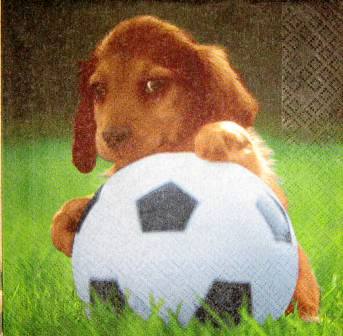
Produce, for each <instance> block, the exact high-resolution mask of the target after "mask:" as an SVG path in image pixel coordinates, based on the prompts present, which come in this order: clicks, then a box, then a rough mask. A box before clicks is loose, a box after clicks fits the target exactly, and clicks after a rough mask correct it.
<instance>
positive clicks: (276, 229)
mask: <svg viewBox="0 0 343 336" xmlns="http://www.w3.org/2000/svg"><path fill="white" fill-rule="evenodd" d="M72 263H73V273H74V279H75V284H76V288H77V292H78V295H79V296H80V298H81V299H82V300H83V301H84V302H86V303H88V304H91V302H92V296H91V292H92V291H93V290H95V291H96V292H97V293H98V294H99V296H100V297H101V298H103V299H104V300H109V301H116V303H117V305H116V306H117V308H118V306H122V305H123V304H129V306H130V307H131V308H133V310H134V311H136V312H137V313H138V314H140V315H141V316H143V317H144V318H148V317H149V315H150V313H151V305H150V300H151V296H152V297H153V298H154V299H155V300H156V301H157V300H160V299H162V300H163V302H164V305H163V307H162V309H161V310H160V315H161V317H162V318H163V319H164V320H165V321H168V317H169V311H174V312H176V311H177V310H178V311H179V314H178V318H179V320H180V322H181V323H183V324H186V323H187V322H188V321H189V320H190V319H191V318H192V317H194V316H195V317H198V318H199V319H200V320H203V319H206V318H208V317H209V316H210V315H209V314H208V308H210V309H213V310H215V311H216V312H217V313H218V314H219V315H221V314H223V313H227V314H229V315H231V317H232V318H233V320H234V321H235V322H236V323H238V322H239V321H240V316H239V309H240V307H241V305H242V302H243V301H244V302H246V303H247V304H248V309H249V310H250V312H251V314H252V315H253V316H254V318H255V319H256V320H257V321H259V322H263V321H264V320H265V319H266V318H267V317H268V315H271V316H272V317H273V318H275V319H277V318H279V317H280V316H281V315H282V314H283V313H284V312H285V310H286V308H287V307H288V305H289V303H290V301H291V299H292V295H293V293H294V290H295V285H296V281H297V276H298V252H297V241H296V237H295V235H294V232H293V229H292V225H291V222H290V220H289V218H288V216H287V214H286V212H285V210H284V209H283V207H282V206H281V204H280V202H279V201H278V199H277V198H276V196H275V195H274V193H273V192H272V191H271V190H270V189H269V187H267V186H266V185H265V184H264V183H263V182H262V181H261V180H260V179H259V178H258V177H256V176H255V175H254V174H252V173H251V172H249V171H248V170H246V169H245V168H243V167H241V166H239V165H237V164H232V163H218V162H217V163H213V162H207V161H204V160H202V159H200V158H198V157H196V156H195V154H193V153H173V154H171V153H165V154H157V155H153V156H150V157H147V158H144V159H142V160H140V161H138V162H135V163H133V164H131V165H130V166H128V167H126V168H124V169H122V170H120V171H118V172H117V173H116V174H115V175H113V176H112V177H111V178H110V179H109V180H108V182H107V183H106V184H105V185H104V186H103V187H102V188H101V189H100V190H99V191H98V193H97V194H96V196H95V197H94V199H93V201H92V202H91V205H90V207H89V209H88V210H87V212H86V213H85V216H84V219H83V222H82V224H81V226H80V230H79V232H78V233H77V234H76V237H75V241H74V249H73V256H72ZM125 293H129V295H127V296H126V295H125ZM204 303H205V305H204Z"/></svg>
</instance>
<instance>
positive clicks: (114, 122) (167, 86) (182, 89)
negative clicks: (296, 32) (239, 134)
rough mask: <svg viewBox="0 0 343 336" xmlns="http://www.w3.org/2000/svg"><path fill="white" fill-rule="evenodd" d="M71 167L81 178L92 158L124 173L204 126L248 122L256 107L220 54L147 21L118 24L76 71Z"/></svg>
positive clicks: (165, 25) (186, 139)
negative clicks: (76, 106)
mask: <svg viewBox="0 0 343 336" xmlns="http://www.w3.org/2000/svg"><path fill="white" fill-rule="evenodd" d="M80 93H81V102H80V105H79V109H78V111H77V114H76V118H75V126H74V136H75V139H74V145H73V162H74V164H75V166H76V167H77V168H78V169H79V170H80V171H81V172H85V173H87V172H89V171H91V170H92V169H93V168H94V166H95V160H96V155H97V154H99V155H100V156H102V157H103V158H104V159H106V160H109V161H114V162H116V164H118V165H119V166H124V165H126V164H128V163H130V162H132V161H135V160H137V159H139V158H141V157H144V156H146V155H149V154H152V153H156V152H162V151H173V150H175V148H180V150H182V148H183V147H182V144H183V143H186V142H189V141H190V140H191V139H192V138H193V137H194V135H195V133H196V132H197V130H198V129H199V128H200V127H201V126H203V125H204V124H206V123H209V122H215V121H220V120H232V121H235V122H237V123H239V124H240V125H242V126H244V127H248V126H251V125H252V124H253V122H254V119H255V115H256V113H257V110H258V106H257V103H256V101H255V100H254V98H253V97H252V96H251V95H250V93H249V92H248V91H247V90H246V89H245V87H244V86H243V85H242V83H241V81H240V80H239V78H238V75H237V74H236V73H235V72H234V70H233V69H232V68H231V66H230V64H229V61H228V59H227V56H226V54H225V52H224V50H223V49H221V48H219V47H217V46H208V45H202V44H199V43H197V42H196V41H195V40H194V39H193V38H192V37H191V36H190V35H189V34H188V33H186V32H184V31H183V30H181V29H179V28H177V27H175V26H173V25H171V24H169V23H167V22H164V21H161V20H158V19H156V18H154V17H150V16H140V17H136V18H133V19H131V20H126V21H123V22H121V23H120V24H119V25H117V26H116V27H115V28H114V30H113V31H111V32H110V33H109V34H108V35H107V36H106V37H105V38H104V39H103V40H102V41H101V43H100V44H99V45H98V46H97V48H96V50H95V51H94V53H93V55H92V58H91V60H90V61H87V62H84V63H82V64H81V72H80Z"/></svg>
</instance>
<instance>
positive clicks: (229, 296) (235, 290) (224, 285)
mask: <svg viewBox="0 0 343 336" xmlns="http://www.w3.org/2000/svg"><path fill="white" fill-rule="evenodd" d="M251 302H252V298H251V286H250V284H249V283H236V282H226V281H219V280H216V281H214V282H213V283H212V285H211V287H210V289H209V291H208V293H207V295H206V297H205V300H204V304H203V305H202V306H201V307H199V308H198V309H197V311H196V312H195V317H196V318H197V319H199V320H200V321H201V322H205V321H206V320H208V321H212V322H213V323H214V324H215V325H217V321H216V320H215V318H214V317H213V315H214V314H213V313H215V314H216V315H219V316H220V317H221V318H225V315H227V316H229V318H230V319H231V320H232V322H233V323H234V324H239V323H240V321H241V315H240V309H241V308H242V307H243V305H246V308H247V310H248V313H249V314H251V310H252V303H251Z"/></svg>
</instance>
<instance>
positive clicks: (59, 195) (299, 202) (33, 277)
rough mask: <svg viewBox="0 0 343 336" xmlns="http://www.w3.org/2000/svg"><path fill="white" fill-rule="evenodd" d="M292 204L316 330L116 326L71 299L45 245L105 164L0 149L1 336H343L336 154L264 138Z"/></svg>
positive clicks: (67, 279)
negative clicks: (308, 270)
mask: <svg viewBox="0 0 343 336" xmlns="http://www.w3.org/2000/svg"><path fill="white" fill-rule="evenodd" d="M267 142H268V143H269V145H270V146H271V147H272V148H273V149H274V151H275V153H276V154H275V158H276V159H277V171H278V173H279V174H280V176H282V178H283V184H284V187H285V189H286V191H287V193H288V196H289V201H290V216H291V219H292V220H293V224H294V227H295V231H296V234H297V237H298V240H299V241H300V242H301V244H302V246H303V247H304V249H305V250H306V251H307V253H308V255H309V257H310V260H311V262H312V265H313V268H314V270H315V273H316V275H317V277H318V281H319V283H320V286H321V293H322V300H321V323H318V324H306V323H304V322H302V321H301V320H300V319H299V318H298V317H297V316H295V315H292V316H288V317H283V318H281V319H280V320H278V321H271V320H268V321H267V322H266V323H265V324H264V325H262V326H261V325H258V324H257V323H256V322H254V320H253V319H251V318H248V317H246V318H244V322H243V323H241V325H240V326H238V327H235V328H228V327H226V326H225V325H223V326H222V327H220V328H216V329H215V328H213V327H212V326H211V325H210V324H200V323H198V322H197V321H192V322H190V324H189V325H188V326H187V327H186V328H183V327H181V326H180V325H179V324H178V323H177V322H176V321H175V320H171V322H170V324H169V325H164V324H163V323H162V322H161V320H160V319H159V318H158V316H157V314H156V313H155V314H152V316H151V318H150V319H149V320H148V321H144V320H142V319H141V318H140V317H138V316H136V315H135V314H133V313H132V312H130V311H127V312H126V313H125V314H124V315H123V316H121V317H120V318H114V317H113V315H112V314H111V313H109V312H108V311H107V309H106V307H98V309H96V312H95V314H94V318H93V319H92V320H88V319H87V318H86V316H85V314H84V309H83V305H82V303H81V302H80V300H79V299H78V297H77V294H76V293H75V289H74V285H73V278H72V270H71V263H70V259H68V258H66V257H65V256H64V255H62V254H61V253H59V252H57V251H56V250H55V249H54V247H53V246H52V244H51V239H50V225H51V218H52V216H53V214H54V213H55V212H56V210H57V209H58V208H59V207H60V206H61V205H62V203H63V202H65V201H66V200H68V199H71V198H75V197H78V196H83V195H87V194H90V193H93V192H94V191H95V190H96V189H97V188H98V186H100V184H102V183H103V182H104V179H103V178H102V177H101V176H100V173H101V172H103V171H104V169H105V167H108V166H109V165H108V164H107V163H105V162H99V164H98V167H97V169H96V171H94V172H93V173H92V174H91V175H89V176H87V175H82V174H80V173H78V172H77V170H76V169H75V168H74V167H73V166H72V164H71V160H70V143H69V142H68V141H66V140H58V139H38V140H35V141H17V142H14V141H12V142H7V143H5V147H4V150H3V169H4V176H3V192H4V197H3V199H4V204H3V205H4V214H3V223H4V274H3V276H4V281H3V285H4V293H5V298H4V334H5V335H8V336H15V335H18V336H25V335H30V336H31V335H35V336H36V335H37V336H38V335H49V336H50V335H144V336H146V335H224V334H227V335H330V336H333V335H342V330H343V324H342V323H343V267H342V260H343V244H342V243H343V235H342V232H343V231H342V224H343V148H342V145H338V144H336V145H335V144H332V145H326V146H324V145H323V146H319V145H309V144H297V145H295V144H288V143H287V142H286V141H285V140H284V139H282V138H272V137H270V138H267Z"/></svg>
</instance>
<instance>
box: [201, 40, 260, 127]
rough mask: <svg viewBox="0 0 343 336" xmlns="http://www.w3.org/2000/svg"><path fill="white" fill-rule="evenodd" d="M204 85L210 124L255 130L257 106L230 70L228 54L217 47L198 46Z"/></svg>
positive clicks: (205, 104)
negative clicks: (231, 124)
mask: <svg viewBox="0 0 343 336" xmlns="http://www.w3.org/2000/svg"><path fill="white" fill-rule="evenodd" d="M199 48H200V49H199V50H198V53H199V57H200V61H201V63H202V72H203V73H202V80H201V82H202V83H204V84H203V85H204V88H203V90H202V91H203V92H204V95H205V96H204V102H203V103H204V105H203V106H204V108H205V109H206V110H207V112H206V114H207V115H208V116H209V118H210V120H211V121H221V120H232V121H235V122H237V123H238V124H240V125H241V126H243V127H249V126H252V125H253V123H254V121H255V116H256V114H257V112H258V104H257V102H256V100H255V99H254V98H253V97H252V95H251V94H250V93H249V92H248V90H247V89H246V88H245V87H244V85H243V84H242V82H241V80H240V79H239V76H238V74H236V72H235V71H234V70H233V69H232V68H231V66H230V63H229V61H228V59H227V55H226V53H225V51H224V50H223V49H221V48H219V47H217V46H206V45H201V46H199Z"/></svg>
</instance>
